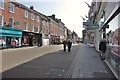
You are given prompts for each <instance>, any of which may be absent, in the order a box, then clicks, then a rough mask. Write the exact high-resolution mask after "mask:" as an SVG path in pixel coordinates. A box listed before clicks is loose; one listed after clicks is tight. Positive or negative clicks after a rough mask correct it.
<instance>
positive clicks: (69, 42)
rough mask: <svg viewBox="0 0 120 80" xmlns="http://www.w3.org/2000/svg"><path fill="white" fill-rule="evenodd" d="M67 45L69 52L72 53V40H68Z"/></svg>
mask: <svg viewBox="0 0 120 80" xmlns="http://www.w3.org/2000/svg"><path fill="white" fill-rule="evenodd" d="M67 45H68V52H70V51H71V46H72V42H71V41H70V40H68V43H67Z"/></svg>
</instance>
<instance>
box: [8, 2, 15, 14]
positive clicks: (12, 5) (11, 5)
mask: <svg viewBox="0 0 120 80" xmlns="http://www.w3.org/2000/svg"><path fill="white" fill-rule="evenodd" d="M11 7H13V11H11ZM14 9H15V5H14V4H13V3H10V6H9V12H11V13H14V11H15V10H14Z"/></svg>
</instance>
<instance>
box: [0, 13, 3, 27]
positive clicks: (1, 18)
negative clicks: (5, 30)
mask: <svg viewBox="0 0 120 80" xmlns="http://www.w3.org/2000/svg"><path fill="white" fill-rule="evenodd" d="M0 26H3V16H1V15H0Z"/></svg>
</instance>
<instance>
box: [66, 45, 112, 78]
mask: <svg viewBox="0 0 120 80" xmlns="http://www.w3.org/2000/svg"><path fill="white" fill-rule="evenodd" d="M66 77H71V78H109V79H113V78H114V76H113V74H112V73H111V72H110V70H108V67H107V65H105V63H104V61H102V60H101V59H100V57H99V55H98V53H97V52H96V51H95V49H94V48H93V47H90V46H87V45H85V44H80V47H79V51H78V53H77V55H76V57H75V58H74V60H73V62H72V64H71V66H70V69H69V71H68V74H67V75H66ZM113 80H114V79H113Z"/></svg>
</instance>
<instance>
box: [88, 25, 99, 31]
mask: <svg viewBox="0 0 120 80" xmlns="http://www.w3.org/2000/svg"><path fill="white" fill-rule="evenodd" d="M98 28H99V25H97V24H93V25H91V26H89V27H88V30H94V29H98Z"/></svg>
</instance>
